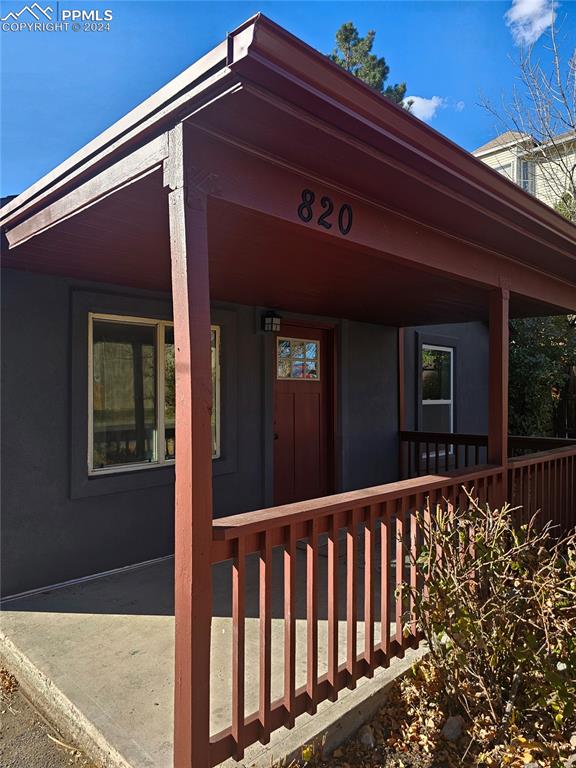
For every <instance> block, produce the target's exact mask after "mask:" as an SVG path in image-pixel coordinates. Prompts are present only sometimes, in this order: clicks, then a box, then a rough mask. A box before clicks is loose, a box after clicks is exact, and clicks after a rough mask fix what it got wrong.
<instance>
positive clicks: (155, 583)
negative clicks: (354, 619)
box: [0, 551, 415, 768]
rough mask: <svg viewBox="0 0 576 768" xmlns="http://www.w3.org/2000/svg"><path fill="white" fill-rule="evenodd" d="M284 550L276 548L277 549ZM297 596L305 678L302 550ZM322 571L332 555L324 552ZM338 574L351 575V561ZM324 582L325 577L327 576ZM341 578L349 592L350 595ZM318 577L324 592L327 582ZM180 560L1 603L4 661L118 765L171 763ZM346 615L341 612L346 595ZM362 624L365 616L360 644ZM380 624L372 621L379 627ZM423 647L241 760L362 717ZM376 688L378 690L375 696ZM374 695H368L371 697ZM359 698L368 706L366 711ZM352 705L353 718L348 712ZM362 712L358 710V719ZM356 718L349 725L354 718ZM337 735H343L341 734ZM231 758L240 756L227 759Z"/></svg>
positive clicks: (218, 639) (216, 687) (221, 692)
mask: <svg viewBox="0 0 576 768" xmlns="http://www.w3.org/2000/svg"><path fill="white" fill-rule="evenodd" d="M278 555H280V552H278ZM299 557H300V558H301V559H302V563H299V566H300V565H301V566H302V567H299V572H300V574H301V576H299V579H298V587H299V588H298V605H297V615H298V617H299V618H298V621H297V640H298V647H297V685H301V684H303V683H304V681H305V664H306V656H305V650H306V638H305V630H306V622H305V618H304V617H305V594H306V590H305V567H304V561H305V552H304V551H301V552H299ZM320 561H321V562H320V572H321V576H322V575H323V576H324V577H325V573H324V574H322V572H323V570H325V564H323V561H325V558H323V557H321V558H320ZM341 570H342V574H341V575H342V577H343V575H344V568H342V569H341ZM230 572H231V566H230V564H229V563H221V564H219V565H218V566H215V567H214V620H213V625H212V684H211V730H212V733H217V732H218V731H220V730H222V729H224V728H226V727H228V726H229V724H230V713H231V649H232V626H231V625H232V621H231V618H230V616H231V592H230V581H231V579H230ZM247 572H248V590H247V618H246V658H247V664H246V713H247V714H249V713H251V712H253V711H254V710H255V709H256V708H257V701H258V688H257V686H258V644H259V637H258V619H257V606H258V582H257V560H256V558H250V561H249V563H248V566H247ZM322 583H325V582H323V581H322V578H321V584H322ZM274 587H275V589H274V601H273V609H274V612H273V616H274V618H273V623H272V659H273V668H272V697H273V699H274V698H276V697H278V696H280V695H281V694H282V685H283V638H284V631H283V630H284V627H283V620H282V569H281V560H280V558H278V562H275V563H274ZM343 587H344V584H342V590H341V591H342V593H343V595H344V594H345V591H344V588H343ZM323 591H325V590H323V589H322V588H321V589H320V592H321V593H322V592H323ZM172 595H173V560H171V559H168V560H164V561H161V562H157V563H153V564H149V565H146V566H143V567H139V568H136V569H133V570H127V571H123V572H120V573H116V574H112V575H108V576H103V577H100V578H97V579H94V580H91V581H86V582H83V583H80V584H77V585H70V586H67V587H64V588H59V589H55V590H52V591H49V592H45V593H42V594H39V595H35V596H31V597H27V598H21V599H19V600H16V601H11V602H9V603H7V604H6V605H5V606H4V608H3V612H2V616H1V623H0V630H1V639H2V649H1V653H2V656H3V657H4V662H5V663H6V665H7V666H8V667H9V668H11V669H12V671H14V673H15V674H16V675H17V676H18V677H19V679H20V681H21V684H22V686H23V688H24V689H25V690H26V691H27V692H28V694H29V695H31V696H32V697H33V698H34V699H35V700H36V703H37V704H38V706H39V707H40V708H41V709H42V710H44V711H45V712H46V713H47V714H48V716H49V717H51V718H52V720H53V721H54V722H55V724H56V725H57V726H59V727H60V728H61V730H63V731H64V732H67V733H68V734H69V735H70V736H71V737H73V738H74V739H76V741H77V743H78V744H79V746H81V747H82V748H83V749H84V750H85V751H86V752H87V754H88V755H90V756H92V757H93V758H94V759H95V760H97V761H98V762H100V763H101V764H102V765H104V766H110V767H111V768H118V767H121V768H128V767H130V768H171V759H172V715H173V710H172V676H173V645H174V616H173V599H172ZM340 616H341V617H343V616H344V606H343V605H342V607H341V613H340ZM326 628H327V622H326V606H325V605H324V604H323V603H322V601H320V622H319V659H320V664H319V672H320V674H322V673H323V672H324V671H325V670H326ZM339 630H340V655H341V660H342V661H343V660H344V657H345V622H344V621H341V622H340V627H339ZM363 633H364V627H363V624H362V622H359V628H358V642H359V648H360V647H362V645H361V643H362V642H363ZM379 636H380V628H379V625H378V624H377V625H376V628H375V637H376V638H379ZM414 658H415V654H413V653H408V654H407V657H406V659H405V660H403V661H402V662H395V663H393V664H392V666H391V668H390V670H386V671H382V672H381V673H380V674H379V675H378V676H376V678H375V679H374V680H371V681H365V682H364V683H362V684H360V685H359V686H358V688H357V689H356V690H355V691H343V692H342V694H341V697H340V700H339V701H338V702H337V703H335V704H332V703H329V702H326V703H325V704H323V705H322V706H321V707H320V711H319V713H318V714H317V715H316V716H315V717H314V718H311V717H310V716H308V715H303V716H302V717H301V718H299V721H298V727H297V728H296V729H295V730H294V731H290V732H288V731H286V730H285V729H281V730H280V731H278V732H277V733H276V734H275V735H274V737H273V740H272V743H271V744H270V745H268V747H266V748H263V747H262V746H261V745H255V746H254V747H252V748H251V749H250V750H249V752H248V754H247V756H246V759H245V761H244V763H245V764H247V765H248V764H250V765H252V764H253V765H259V764H263V765H264V764H265V765H267V766H269V765H270V762H271V756H274V758H275V759H276V758H279V757H281V756H283V755H286V754H290V753H292V752H294V750H295V749H296V748H297V747H298V746H299V745H300V744H302V743H306V742H308V741H310V740H311V739H312V738H313V737H314V736H315V735H316V734H318V733H320V732H321V731H322V730H325V728H327V727H328V726H329V725H330V724H331V723H333V722H336V721H339V738H340V740H341V738H343V737H345V736H346V735H347V732H346V728H348V731H350V730H353V729H354V728H355V727H357V726H358V725H359V724H360V722H361V721H362V718H366V717H368V716H369V714H370V712H369V711H368V709H369V707H370V704H369V702H372V709H375V708H376V707H377V704H378V695H381V694H380V691H381V689H382V686H383V684H384V682H385V681H386V680H388V679H391V678H393V677H395V676H396V674H398V673H399V672H400V671H402V670H404V669H405V668H406V667H407V666H409V665H410V663H412V661H413V659H414ZM374 697H376V698H374ZM367 702H368V703H367ZM358 708H360V711H358ZM346 713H348V717H347V718H346V717H345V715H346ZM359 718H360V719H359ZM346 723H348V725H346ZM337 740H338V739H337ZM229 762H230V764H231V765H234V764H235V763H233V762H232V761H229Z"/></svg>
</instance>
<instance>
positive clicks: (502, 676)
mask: <svg viewBox="0 0 576 768" xmlns="http://www.w3.org/2000/svg"><path fill="white" fill-rule="evenodd" d="M421 526H422V529H423V536H424V547H423V549H422V551H421V553H420V556H419V558H418V568H419V569H420V572H421V576H422V577H424V578H425V580H426V588H425V589H424V590H422V589H421V588H419V589H418V590H415V591H414V594H413V596H414V600H415V605H416V613H417V618H418V621H419V624H420V627H421V630H422V632H423V634H424V637H425V639H426V641H427V642H428V645H429V647H430V661H431V663H432V665H433V666H434V668H435V670H436V673H437V674H438V675H439V677H440V679H441V686H439V690H441V691H442V696H443V697H444V702H443V703H445V702H446V701H448V702H449V708H450V709H451V710H452V711H451V712H450V713H451V714H457V713H460V714H462V715H463V716H464V717H465V719H466V721H467V722H468V723H469V724H471V725H470V727H469V734H470V735H471V736H472V741H473V742H474V741H475V742H476V745H475V746H476V750H473V751H476V752H477V757H478V760H479V762H482V761H483V759H485V762H487V763H488V764H494V761H493V759H492V758H490V754H491V752H493V753H494V754H500V756H501V757H502V761H503V762H508V763H510V762H513V761H512V760H511V759H510V760H506V759H505V756H504V757H503V755H505V753H504V752H502V749H504V747H505V745H507V744H508V745H510V744H513V745H515V747H514V748H516V746H518V745H520V746H521V748H522V749H523V750H528V748H529V747H530V745H532V747H533V748H534V750H535V752H534V753H535V754H545V753H546V750H548V751H550V750H551V752H550V754H556V755H560V754H563V753H562V745H563V744H564V745H567V744H568V742H569V740H570V737H571V736H572V735H573V734H574V732H576V712H575V706H576V533H572V534H570V535H568V536H564V537H562V538H559V537H558V536H557V534H556V532H555V530H554V529H552V528H551V527H550V526H547V525H544V526H539V524H538V521H537V520H536V519H534V520H532V521H531V523H530V524H529V525H525V526H523V527H521V528H518V527H516V526H515V524H514V510H512V509H511V508H510V507H509V506H504V507H503V508H502V509H500V510H492V509H490V508H489V507H483V506H479V505H478V504H477V503H476V502H475V501H474V500H473V499H472V498H470V501H469V505H468V508H466V509H456V510H454V509H452V508H450V507H449V506H448V505H446V504H444V505H439V506H437V507H436V508H435V509H431V510H428V512H427V514H426V515H425V516H424V519H423V520H421ZM498 745H499V746H498ZM526 745H528V746H526ZM538 745H539V746H538ZM499 749H500V751H498V750H499ZM494 750H496V752H494ZM538 750H540V752H538ZM526 754H528V756H530V754H531V753H530V751H528V752H526ZM543 764H546V763H543ZM548 764H550V765H554V764H555V763H554V761H552V762H549V763H548ZM558 764H560V763H558Z"/></svg>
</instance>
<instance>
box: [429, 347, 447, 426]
mask: <svg viewBox="0 0 576 768" xmlns="http://www.w3.org/2000/svg"><path fill="white" fill-rule="evenodd" d="M453 368H454V349H453V348H452V347H437V346H433V345H431V344H423V345H422V430H423V431H424V432H453V431H454V399H453V391H454V370H453Z"/></svg>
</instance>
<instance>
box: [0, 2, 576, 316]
mask: <svg viewBox="0 0 576 768" xmlns="http://www.w3.org/2000/svg"><path fill="white" fill-rule="evenodd" d="M180 121H186V122H187V123H188V124H190V125H192V126H194V129H195V131H196V132H197V133H198V132H199V133H201V134H204V135H205V136H207V137H209V138H210V140H214V141H219V142H222V144H223V145H224V144H226V145H228V146H230V147H233V148H234V150H235V151H238V152H243V153H245V154H246V153H247V154H249V155H251V156H253V157H257V158H259V159H260V160H262V161H265V162H268V163H270V164H275V165H276V166H277V167H283V168H287V169H290V170H291V172H293V173H296V174H298V173H299V174H301V175H302V177H303V178H312V179H318V180H322V181H325V182H328V183H330V184H331V185H332V187H333V188H334V189H338V190H341V191H342V193H343V194H346V195H350V196H353V197H354V198H355V199H357V200H359V201H364V202H369V203H370V205H372V206H376V207H378V208H379V209H380V210H382V211H383V212H387V213H388V212H389V213H390V215H399V216H401V217H404V218H405V219H406V218H407V219H409V220H412V221H413V222H415V225H416V226H417V227H418V228H419V231H423V228H425V229H427V230H428V231H430V232H435V233H442V234H443V235H444V236H446V237H448V238H450V239H451V240H453V241H457V242H458V243H460V244H461V245H462V249H463V250H462V253H463V254H465V253H467V250H466V249H467V248H472V249H476V250H478V249H481V250H482V251H484V252H486V253H487V254H490V255H494V254H495V255H497V256H499V257H501V258H502V259H505V260H512V261H514V262H516V263H517V264H518V265H522V266H524V267H526V268H527V269H529V270H531V271H532V272H533V273H534V274H536V275H537V274H541V275H542V276H545V277H546V278H547V279H553V280H557V281H560V282H562V283H563V284H569V286H571V287H572V288H574V286H575V285H576V228H575V227H574V226H573V225H572V224H570V223H569V222H567V221H565V220H564V219H562V218H561V217H560V216H559V215H558V214H556V213H555V212H554V211H553V210H551V209H550V208H548V207H547V206H545V205H543V204H542V203H540V202H538V201H537V200H536V199H535V198H533V197H532V196H530V195H527V194H526V193H525V192H524V191H523V190H521V189H520V188H519V187H517V186H516V185H514V184H513V183H512V182H509V181H508V180H507V179H505V178H504V177H502V176H501V175H500V174H498V173H497V172H495V171H493V170H492V169H490V168H488V167H487V166H486V165H485V164H483V163H482V162H480V161H479V160H477V159H476V158H474V157H473V156H472V155H470V154H469V153H468V152H466V151H464V150H462V149H461V148H460V147H458V146H456V145H455V144H453V143H452V142H450V141H449V140H448V139H447V138H446V137H444V136H442V135H441V134H439V133H437V132H436V131H434V130H433V129H432V128H430V127H429V126H428V125H426V124H425V123H423V122H421V121H420V120H418V119H416V118H415V117H414V116H413V115H411V114H409V113H407V112H406V111H405V110H403V109H401V108H400V107H397V106H396V105H394V104H392V103H390V102H388V101H387V100H385V99H383V98H382V97H381V96H379V95H378V94H377V93H376V92H374V91H373V90H372V89H370V88H368V87H367V86H365V85H364V84H363V83H362V82H360V81H359V80H358V79H356V78H354V77H352V76H351V75H349V74H348V73H346V72H344V71H343V70H342V69H340V68H339V67H337V66H336V65H334V64H333V63H332V62H330V60H329V59H328V58H327V57H325V56H322V55H321V54H319V53H318V52H317V51H314V50H313V49H311V48H310V47H309V46H307V45H305V44H304V43H302V42H301V41H300V40H298V39H297V38H295V37H294V36H293V35H291V34H289V33H288V32H286V31H285V30H283V29H282V28H280V27H278V26H277V25H276V24H274V23H273V22H271V21H270V20H268V19H267V18H265V17H264V16H261V15H258V16H255V17H254V18H252V19H250V20H248V21H247V22H246V23H245V24H243V25H241V26H240V27H239V28H238V29H236V30H235V31H234V32H232V33H231V34H230V35H229V36H228V38H227V40H226V41H225V42H224V43H222V44H221V45H220V46H218V47H217V48H215V49H214V50H213V51H211V52H210V53H209V54H207V55H206V56H205V57H203V58H202V59H200V60H199V61H198V62H196V64H194V65H193V66H192V67H190V68H189V69H188V70H186V72H184V73H183V74H182V75H180V76H179V77H178V78H176V79H175V80H174V81H172V82H171V83H169V84H168V85H167V86H165V87H164V88H163V89H161V90H160V91H158V92H157V93H156V94H155V95H154V96H152V97H151V98H150V99H148V100H147V101H146V102H144V103H143V104H142V105H141V106H140V107H138V108H136V109H135V110H133V111H132V112H131V113H129V114H128V115H127V116H126V117H125V118H123V119H122V120H121V121H119V122H118V123H116V124H115V125H114V126H112V127H111V128H110V129H109V130H108V131H106V132H104V133H103V134H102V135H101V136H99V137H98V138H96V139H95V140H94V141H93V142H91V143H90V144H88V145H87V146H86V147H84V148H83V149H82V150H81V151H80V152H78V153H76V154H75V155H73V156H72V157H71V158H70V159H69V160H67V161H66V162H65V163H63V164H62V165H60V166H59V167H58V168H56V169H55V170H54V171H52V172H51V173H50V174H48V175H47V176H45V177H44V178H43V179H41V180H40V181H39V182H37V183H36V184H34V185H33V186H32V187H30V188H29V189H28V190H26V191H25V192H24V193H22V194H21V195H19V196H18V197H17V198H15V199H14V200H12V201H11V202H10V203H8V204H7V205H6V206H5V207H4V208H3V209H2V212H1V219H0V221H1V223H2V225H3V228H4V231H5V232H6V235H7V238H8V242H9V243H10V245H11V248H12V251H11V254H10V258H9V259H8V263H9V264H10V265H12V266H15V265H16V264H15V262H16V261H17V260H18V258H21V259H22V261H23V262H25V261H26V258H27V255H28V253H29V252H30V251H27V249H30V248H32V245H31V244H32V243H33V241H34V239H35V238H36V239H37V243H38V247H39V248H40V250H42V249H43V252H44V253H45V254H46V259H47V260H50V259H51V258H52V257H51V256H50V253H51V247H52V246H50V242H49V241H50V238H51V237H56V232H57V231H61V232H62V233H64V235H66V226H68V227H71V226H72V225H71V224H70V223H68V224H65V222H67V221H68V222H69V220H70V218H71V217H76V216H77V217H79V218H78V221H81V220H82V222H83V223H84V224H85V226H88V227H91V228H92V230H93V231H95V230H94V227H96V226H98V224H97V222H98V221H99V220H100V221H102V219H101V218H100V219H98V216H99V211H98V207H99V206H105V205H108V206H109V205H110V201H109V200H108V202H107V203H106V200H107V198H109V197H110V196H116V200H117V201H120V200H128V198H129V197H130V194H133V193H135V192H134V190H132V191H130V190H127V189H126V187H127V185H141V187H142V189H143V190H144V191H146V190H147V191H148V192H147V193H148V194H151V192H150V189H151V180H152V179H156V178H157V179H158V182H157V193H158V194H159V195H160V194H163V192H162V185H161V180H160V178H159V177H158V174H156V171H159V170H160V169H161V167H162V164H163V162H164V159H165V157H166V154H167V152H168V146H167V138H166V132H167V131H168V130H169V129H170V128H171V127H172V126H173V125H174V124H176V123H177V122H180ZM147 178H148V181H146V179H147ZM159 199H160V198H158V200H159ZM126 204H127V206H128V208H130V206H133V205H134V203H133V201H132V202H127V203H126ZM102 210H103V209H102ZM153 210H154V206H153V205H151V207H150V211H153ZM157 210H158V216H163V215H164V213H163V208H162V206H161V205H158V206H157ZM90 216H93V217H94V220H93V221H92V222H90V221H89V219H90ZM147 224H149V222H147ZM157 229H158V232H160V231H161V226H160V222H159V224H158V228H157ZM74 236H75V235H74ZM70 242H71V243H72V242H73V238H72V240H71V241H70ZM138 246H139V247H144V246H145V242H144V243H143V242H138ZM53 247H56V244H53ZM68 247H70V248H72V247H73V246H72V245H70V244H68ZM27 268H31V267H30V266H28V267H27ZM92 277H94V276H92ZM100 277H101V279H108V278H107V277H106V275H101V276H100ZM572 293H574V291H572ZM563 306H566V303H565V302H564V304H563ZM570 308H571V309H576V301H574V302H573V303H572V301H570Z"/></svg>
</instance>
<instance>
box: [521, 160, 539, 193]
mask: <svg viewBox="0 0 576 768" xmlns="http://www.w3.org/2000/svg"><path fill="white" fill-rule="evenodd" d="M534 171H535V168H534V163H532V162H530V161H529V160H521V161H520V179H519V184H520V186H521V187H522V189H523V190H524V191H525V192H528V194H530V195H533V194H534V191H535V189H534V188H535V175H534Z"/></svg>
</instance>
